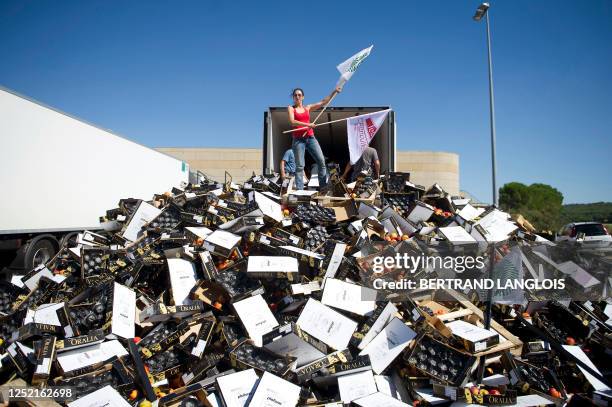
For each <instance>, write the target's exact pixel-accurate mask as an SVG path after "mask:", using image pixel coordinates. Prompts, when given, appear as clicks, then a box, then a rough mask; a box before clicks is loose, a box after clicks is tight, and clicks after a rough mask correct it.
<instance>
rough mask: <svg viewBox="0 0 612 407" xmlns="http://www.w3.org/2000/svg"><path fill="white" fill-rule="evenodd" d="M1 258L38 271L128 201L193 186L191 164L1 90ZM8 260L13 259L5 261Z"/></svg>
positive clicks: (19, 267)
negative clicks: (63, 245) (186, 184)
mask: <svg viewBox="0 0 612 407" xmlns="http://www.w3.org/2000/svg"><path fill="white" fill-rule="evenodd" d="M0 140H1V141H0V185H1V187H2V197H1V198H0V250H2V249H3V250H4V251H7V250H8V251H16V256H15V259H14V260H13V261H12V264H11V268H17V269H21V268H24V269H26V270H27V269H30V268H32V267H33V266H35V265H36V264H40V263H42V262H44V261H46V260H47V259H48V258H50V257H51V256H52V255H54V254H55V252H56V251H57V249H58V247H59V245H60V244H61V242H62V239H66V238H67V237H68V236H70V235H71V234H72V235H74V232H75V231H79V230H84V229H89V230H95V229H99V228H100V222H99V217H100V216H103V215H105V213H106V210H107V209H111V208H114V207H116V205H117V203H118V201H119V200H120V199H121V198H138V199H145V200H149V199H151V198H152V196H153V194H154V193H160V192H164V191H169V190H170V189H171V188H172V187H173V186H178V185H180V184H181V182H187V181H189V175H190V173H189V167H188V165H187V163H185V162H182V161H180V160H177V159H175V158H173V157H170V156H168V155H165V154H163V153H160V152H158V151H155V150H153V149H150V148H147V147H145V146H143V145H140V144H138V143H135V142H133V141H130V140H128V139H125V138H123V137H120V136H118V135H116V134H114V133H112V132H110V131H108V130H104V129H102V128H100V127H97V126H95V125H92V124H90V123H86V122H84V121H82V120H80V119H77V118H75V117H72V116H70V115H68V114H66V113H63V112H60V111H58V110H56V109H53V108H51V107H48V106H45V105H43V104H41V103H38V102H35V101H33V100H31V99H28V98H26V97H23V96H20V95H18V94H16V93H14V92H12V91H10V90H7V89H4V88H0ZM5 257H6V256H5Z"/></svg>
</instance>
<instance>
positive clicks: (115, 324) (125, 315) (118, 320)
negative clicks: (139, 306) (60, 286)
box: [111, 283, 136, 339]
mask: <svg viewBox="0 0 612 407" xmlns="http://www.w3.org/2000/svg"><path fill="white" fill-rule="evenodd" d="M135 320H136V293H135V292H134V291H133V290H130V289H129V288H127V287H126V286H123V285H121V284H118V283H114V288H113V316H112V325H111V326H112V329H111V332H112V333H113V334H115V335H117V336H119V337H121V338H124V339H129V338H133V337H134V335H135V327H134V322H135Z"/></svg>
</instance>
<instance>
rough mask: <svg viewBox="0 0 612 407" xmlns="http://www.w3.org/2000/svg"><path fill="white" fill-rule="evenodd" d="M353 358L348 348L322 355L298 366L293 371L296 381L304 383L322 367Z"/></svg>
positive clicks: (345, 361)
mask: <svg viewBox="0 0 612 407" xmlns="http://www.w3.org/2000/svg"><path fill="white" fill-rule="evenodd" d="M352 359H353V356H352V355H351V352H350V351H349V350H348V349H345V350H337V351H335V352H333V353H330V354H329V355H326V356H324V357H322V358H321V359H319V360H316V361H314V362H312V363H309V364H307V365H305V366H302V367H300V368H299V369H297V370H296V371H295V374H296V375H297V381H298V383H304V382H306V381H308V380H310V379H311V378H312V377H313V375H315V374H316V373H317V372H319V371H321V370H322V369H326V368H328V367H330V366H332V365H334V364H337V363H347V362H350V361H351V360H352Z"/></svg>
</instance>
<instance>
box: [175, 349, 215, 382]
mask: <svg viewBox="0 0 612 407" xmlns="http://www.w3.org/2000/svg"><path fill="white" fill-rule="evenodd" d="M224 357H225V355H224V354H223V353H220V352H212V353H207V354H205V355H203V356H202V357H201V358H200V359H199V360H198V361H196V362H194V363H190V364H189V369H188V370H187V372H185V373H183V375H182V376H181V379H182V380H183V383H185V384H186V385H188V384H190V383H193V382H194V381H195V380H198V379H200V378H201V377H202V376H203V375H205V374H206V373H207V371H209V370H210V369H212V368H213V367H215V365H216V364H217V363H219V362H220V361H221V359H223V358H224Z"/></svg>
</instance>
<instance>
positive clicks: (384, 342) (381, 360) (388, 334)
mask: <svg viewBox="0 0 612 407" xmlns="http://www.w3.org/2000/svg"><path fill="white" fill-rule="evenodd" d="M416 336H417V334H416V332H414V331H413V330H412V329H410V328H409V327H408V326H406V325H405V324H404V323H403V322H402V321H401V320H400V319H398V318H393V319H392V320H391V322H389V323H388V324H387V326H385V327H384V328H383V330H382V331H381V332H380V333H379V334H378V335H376V337H375V338H374V339H372V341H370V343H368V344H367V345H366V346H365V348H364V349H363V350H362V351H361V352H360V353H359V355H360V356H362V355H368V356H370V360H371V361H372V370H373V371H374V372H375V373H376V374H381V373H382V372H383V371H384V370H385V369H386V368H387V367H388V366H389V365H390V364H391V363H392V362H393V360H395V358H396V357H398V356H399V354H400V353H402V351H403V350H404V348H406V347H407V346H408V345H409V344H410V342H411V341H412V340H413V339H414V338H416Z"/></svg>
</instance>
